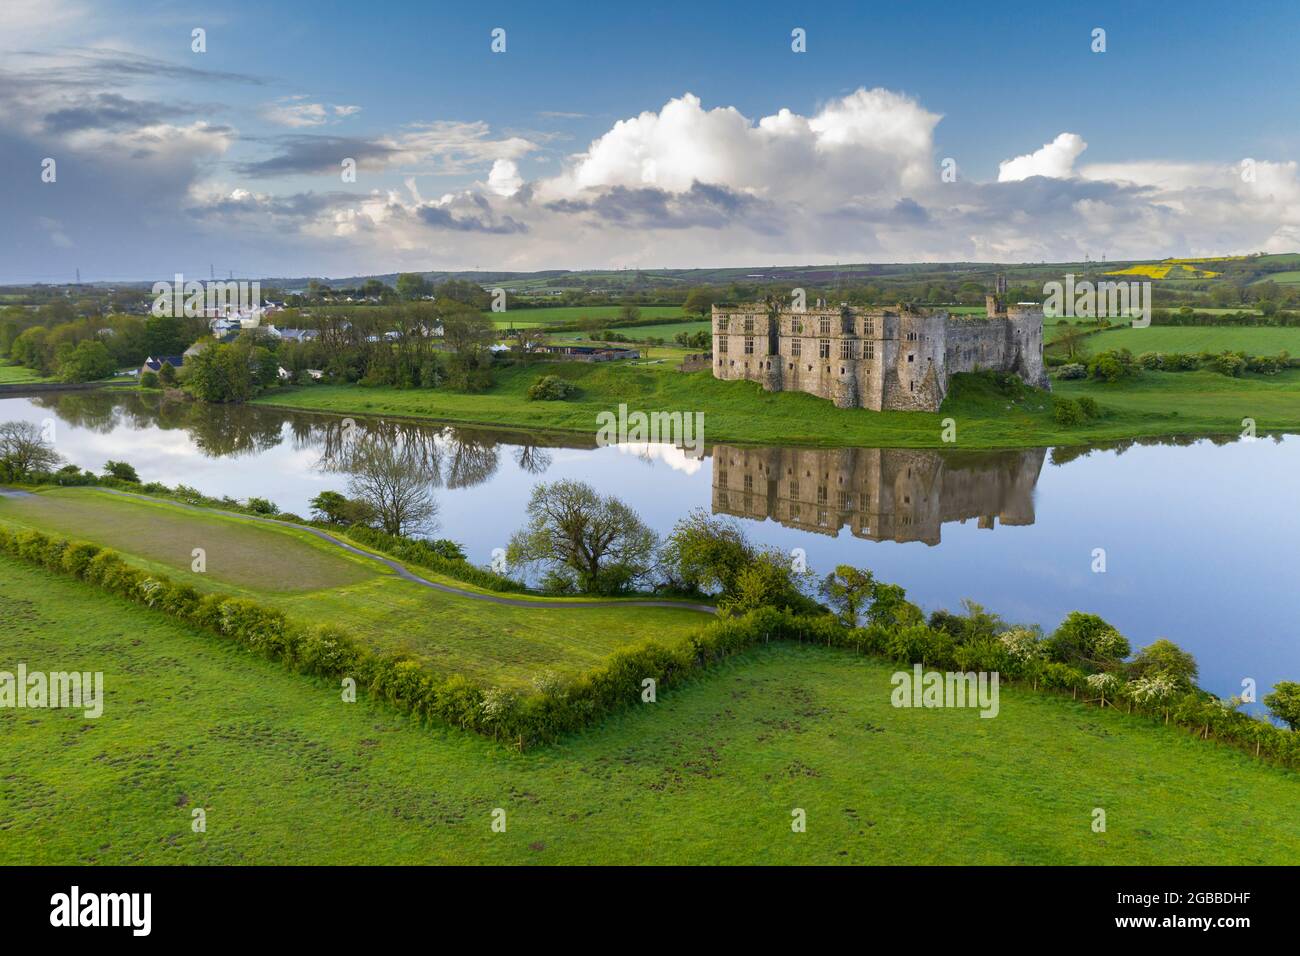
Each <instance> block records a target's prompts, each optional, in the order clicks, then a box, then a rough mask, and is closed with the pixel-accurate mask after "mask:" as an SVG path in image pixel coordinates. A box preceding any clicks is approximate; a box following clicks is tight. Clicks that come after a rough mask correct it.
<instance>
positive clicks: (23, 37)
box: [0, 0, 1300, 281]
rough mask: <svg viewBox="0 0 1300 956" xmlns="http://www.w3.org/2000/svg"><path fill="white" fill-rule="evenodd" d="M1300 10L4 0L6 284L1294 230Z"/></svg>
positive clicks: (955, 250) (715, 260)
mask: <svg viewBox="0 0 1300 956" xmlns="http://www.w3.org/2000/svg"><path fill="white" fill-rule="evenodd" d="M990 8H991V9H990ZM1298 14H1300V8H1297V7H1296V6H1295V5H1294V4H1286V3H1252V4H1248V5H1243V6H1239V7H1233V8H1231V9H1230V10H1229V9H1228V8H1225V7H1224V6H1223V5H1222V4H1209V3H1206V4H1196V3H1185V4H1179V5H1176V6H1170V5H1156V4H1142V3H1128V4H1095V3H1089V4H1086V5H1083V4H1065V3H1062V4H1044V3H1001V4H989V5H985V4H972V3H935V2H931V3H891V4H864V3H827V4H815V5H811V6H806V5H797V4H789V3H747V4H735V5H730V4H729V5H725V6H724V5H719V4H702V3H674V2H667V3H658V4H655V5H654V6H653V9H642V8H633V7H627V8H619V7H613V6H611V5H607V4H596V3H590V4H588V3H568V4H553V3H552V4H537V3H532V4H486V5H484V4H430V3H379V2H376V3H372V4H357V3H354V2H353V3H344V2H325V3H319V2H316V3H265V2H262V3H250V2H233V3H229V2H225V3H221V4H216V3H212V4H203V3H180V4H174V3H158V2H139V0H134V2H132V0H108V2H98V3H93V4H92V3H90V2H89V0H40V2H37V0H11V2H10V3H9V4H8V5H7V6H6V7H5V8H4V9H3V11H0V27H3V29H0V51H3V55H2V56H0V162H2V163H3V164H4V165H5V166H6V167H11V168H13V169H14V170H16V172H17V175H14V176H6V177H5V180H6V181H7V183H6V184H4V185H0V200H3V201H4V202H5V204H6V205H7V206H8V207H9V208H10V209H11V210H13V215H12V217H7V218H8V220H9V221H8V222H7V223H6V225H5V227H4V232H3V235H0V259H2V264H0V281H23V280H27V281H30V280H36V279H42V278H46V279H48V281H57V280H59V279H62V278H66V276H64V275H63V273H70V272H71V270H72V268H76V267H78V266H79V267H80V268H81V269H82V273H83V276H86V277H89V278H149V277H153V276H156V275H166V274H170V273H171V272H174V271H177V270H187V271H190V272H195V271H198V270H200V269H202V271H206V267H207V263H208V262H213V263H216V264H218V265H219V267H221V266H224V267H227V268H230V269H233V270H234V271H236V272H237V273H242V274H247V275H286V274H290V275H302V274H327V275H340V274H353V273H362V272H375V271H394V270H398V269H409V268H425V269H438V268H464V267H470V266H474V265H480V266H482V267H484V268H518V269H526V268H563V267H572V268H579V267H602V266H603V267H627V266H631V265H642V266H651V265H672V266H690V265H722V264H761V263H765V262H776V261H790V262H801V261H832V260H839V261H861V260H864V259H865V260H891V261H898V260H908V259H943V258H987V259H1018V258H1020V259H1023V258H1033V259H1039V258H1073V257H1079V256H1082V255H1086V254H1092V255H1099V254H1101V253H1102V252H1103V251H1105V252H1106V253H1107V254H1108V255H1110V257H1111V258H1118V257H1120V256H1133V257H1136V256H1163V255H1175V254H1178V255H1205V254H1214V253H1237V252H1248V251H1256V250H1258V249H1267V250H1269V251H1287V250H1290V249H1294V248H1298V247H1300V241H1296V237H1297V236H1300V214H1298V213H1297V208H1298V207H1300V188H1298V187H1297V184H1296V171H1295V166H1294V158H1295V154H1296V151H1297V145H1300V144H1298V142H1297V128H1296V122H1295V116H1296V114H1297V110H1296V107H1297V102H1296V100H1297V97H1296V92H1295V91H1296V89H1297V79H1298V78H1297V76H1296V74H1297V71H1300V66H1297V63H1298V62H1300V58H1298V57H1297V56H1296V54H1297V52H1298V50H1297V46H1298V44H1297V41H1296V39H1295V37H1296V35H1297V30H1296V26H1297V19H1298ZM195 27H202V28H203V29H205V30H206V32H207V35H206V41H207V50H206V52H204V53H202V54H196V53H194V52H192V51H191V49H190V45H191V30H192V29H193V28H195ZM496 27H501V28H503V29H505V31H506V52H505V53H502V54H493V53H492V52H491V51H490V49H489V44H490V31H491V30H492V29H493V28H496ZM795 27H800V28H803V29H805V30H806V31H807V52H806V53H799V54H796V53H793V52H792V51H791V49H790V45H791V38H790V33H791V30H792V29H793V28H795ZM1096 27H1101V28H1103V29H1105V31H1106V50H1105V52H1104V53H1094V52H1093V51H1092V50H1091V49H1090V45H1091V43H1092V39H1091V32H1092V30H1093V29H1094V28H1096ZM687 94H693V96H694V97H696V98H698V102H696V101H695V100H691V101H684V100H683V98H684V97H685V96H686V95H687ZM674 101H676V102H678V103H681V104H683V105H681V106H680V108H678V109H675V110H668V111H667V113H665V112H664V111H665V110H666V108H667V107H668V104H670V103H672V102H674ZM782 110H788V111H789V113H790V114H791V115H792V116H793V117H794V118H795V120H794V122H793V125H791V124H790V123H789V122H784V121H777V120H774V121H773V122H774V124H775V126H776V127H781V131H780V132H779V133H773V132H772V131H771V130H768V131H766V132H764V131H762V130H761V129H760V127H761V126H763V125H764V124H763V123H762V120H763V118H764V117H778V116H779V114H780V111H782ZM724 111H734V114H730V113H728V114H727V115H724ZM642 114H650V116H651V117H652V118H651V119H650V120H637V118H638V117H640V116H642ZM669 114H671V116H672V120H671V122H669V121H668V120H667V116H668V115H669ZM627 121H633V123H632V127H631V128H629V127H627V125H626V122H627ZM620 122H623V123H624V126H623V127H619V126H617V125H616V124H620ZM744 123H748V124H750V126H751V129H750V130H748V131H746V130H744V129H742V128H741V127H742V125H743V124H744ZM1062 136H1064V137H1065V138H1064V139H1059V140H1058V137H1062ZM1054 142H1055V144H1056V145H1055V146H1054V147H1052V148H1050V149H1048V150H1047V151H1046V152H1043V153H1039V151H1040V150H1043V149H1044V147H1045V144H1051V143H1054ZM596 143H601V144H602V149H601V150H595V149H593V144H596ZM801 143H802V145H801ZM1084 144H1086V145H1084ZM354 153H355V154H356V157H355V158H357V159H358V162H359V164H360V172H359V175H358V178H357V182H355V183H344V182H340V179H339V176H338V175H337V174H335V173H334V171H333V170H334V169H335V168H336V167H337V165H338V162H337V160H338V159H341V158H344V157H347V156H350V155H352V154H354ZM46 157H53V158H55V159H56V160H58V172H59V176H58V180H57V181H56V182H55V183H42V182H41V181H40V178H39V164H40V162H41V160H42V159H44V158H46ZM683 157H684V158H683ZM948 157H951V158H953V159H954V160H955V161H956V164H957V167H958V169H959V171H960V173H959V177H958V179H959V181H958V182H956V183H951V182H943V181H941V180H940V179H939V172H938V170H939V168H940V163H941V162H942V160H943V159H944V158H948ZM1015 157H1026V160H1025V162H1023V163H1021V164H1019V165H1018V166H1015V167H1012V169H1013V170H1014V171H1015V172H1014V173H1009V172H1007V171H1006V170H1002V169H1001V168H1000V164H1002V163H1004V162H1006V161H1008V160H1011V159H1013V158H1015ZM1248 159H1249V160H1252V161H1253V162H1254V163H1255V164H1258V165H1255V166H1252V173H1251V175H1252V177H1253V178H1252V179H1251V180H1250V181H1249V182H1242V181H1241V179H1242V176H1241V175H1240V174H1239V169H1238V168H1239V167H1240V164H1241V163H1242V162H1243V161H1245V160H1248ZM502 164H504V165H502ZM670 167H671V169H670ZM494 168H495V172H494ZM32 171H35V175H32ZM931 173H933V176H931ZM1000 179H1001V182H999V180H1000ZM942 187H950V188H946V189H945V188H942Z"/></svg>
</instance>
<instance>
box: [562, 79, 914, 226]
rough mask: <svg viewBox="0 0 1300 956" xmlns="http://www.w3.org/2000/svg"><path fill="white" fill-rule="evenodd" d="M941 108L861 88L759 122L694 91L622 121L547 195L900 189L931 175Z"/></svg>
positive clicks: (792, 194)
mask: <svg viewBox="0 0 1300 956" xmlns="http://www.w3.org/2000/svg"><path fill="white" fill-rule="evenodd" d="M938 121H939V116H938V115H937V114H934V113H931V112H929V111H928V110H926V109H924V108H923V107H922V106H921V105H920V104H919V103H917V102H916V101H915V100H913V99H911V98H910V97H907V96H904V95H903V94H901V93H894V92H891V91H889V90H883V89H874V90H867V89H859V90H857V91H855V92H854V93H851V94H849V95H848V96H845V97H843V98H841V99H837V100H834V101H832V102H831V103H829V104H827V105H826V106H824V107H823V108H822V109H821V110H820V111H819V112H818V113H816V114H815V115H813V116H811V117H806V116H802V115H799V114H797V113H794V112H792V111H790V110H788V109H783V110H780V111H779V112H777V113H776V114H774V115H771V116H764V117H762V118H760V119H759V120H758V121H757V122H753V121H751V120H750V119H748V118H747V117H745V116H744V115H743V114H742V113H741V112H740V111H739V110H737V109H735V108H734V107H730V106H723V107H715V108H713V109H705V108H704V105H703V103H702V102H701V100H700V98H699V97H697V96H695V95H693V94H691V93H686V94H685V95H683V96H681V97H678V98H676V99H672V100H669V101H668V103H666V104H665V105H664V107H663V108H662V109H661V110H659V111H658V112H657V113H656V112H650V111H647V112H643V113H641V114H640V115H639V116H635V117H632V118H631V119H625V120H619V121H618V122H617V123H615V124H614V126H613V128H611V129H610V130H609V132H607V133H605V134H604V135H603V136H601V137H599V138H598V139H596V140H595V141H594V142H592V143H591V145H590V146H589V147H588V148H587V150H586V151H585V152H584V153H581V154H579V155H578V156H575V157H573V158H572V160H571V161H570V163H569V165H568V168H567V169H566V170H565V171H564V172H563V173H561V174H560V175H559V176H556V177H554V178H552V179H549V180H545V181H543V182H541V183H539V189H538V192H539V195H540V196H541V197H542V198H545V199H561V198H568V197H572V196H575V195H578V194H580V193H582V192H583V191H584V190H591V189H601V188H608V187H624V188H630V189H635V188H640V187H653V188H658V189H663V190H667V191H669V192H679V193H680V192H685V191H687V190H690V189H691V188H692V187H693V186H694V184H695V183H697V182H698V183H705V184H710V185H717V186H724V187H727V188H729V189H732V190H738V191H745V192H750V193H753V194H755V195H761V196H765V197H770V198H788V199H807V200H814V201H815V200H816V199H818V197H819V196H820V197H821V198H822V199H823V201H824V200H825V199H826V198H829V197H831V196H834V197H836V198H837V199H844V198H847V197H853V196H859V195H869V194H879V193H899V192H900V191H902V190H905V189H907V188H908V187H909V186H912V185H916V184H918V183H920V182H921V181H922V180H923V179H925V178H927V177H928V176H929V175H930V168H929V166H930V153H931V149H932V145H931V144H932V138H933V131H934V127H935V124H936V123H938Z"/></svg>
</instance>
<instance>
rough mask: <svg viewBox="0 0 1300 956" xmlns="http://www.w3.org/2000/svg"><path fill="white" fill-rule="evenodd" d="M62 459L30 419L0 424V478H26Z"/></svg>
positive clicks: (7, 479)
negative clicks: (28, 420)
mask: <svg viewBox="0 0 1300 956" xmlns="http://www.w3.org/2000/svg"><path fill="white" fill-rule="evenodd" d="M62 460H63V459H62V458H60V457H59V455H58V453H56V452H55V450H54V446H53V445H52V444H50V443H49V442H48V441H46V440H45V436H44V435H43V434H42V432H41V429H40V427H39V426H37V425H34V424H32V423H31V422H4V423H3V424H0V479H2V480H4V481H26V480H27V479H29V478H31V477H32V476H33V475H36V474H38V473H41V472H48V471H52V470H53V469H54V467H55V466H56V465H58V464H59V462H60V461H62Z"/></svg>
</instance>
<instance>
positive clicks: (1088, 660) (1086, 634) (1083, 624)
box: [1047, 611, 1172, 680]
mask: <svg viewBox="0 0 1300 956" xmlns="http://www.w3.org/2000/svg"><path fill="white" fill-rule="evenodd" d="M1047 649H1048V653H1049V655H1050V656H1051V658H1052V659H1053V660H1056V661H1060V662H1062V663H1065V664H1073V665H1075V666H1076V667H1078V666H1081V667H1085V668H1087V669H1089V670H1106V669H1109V668H1111V667H1114V666H1116V665H1118V664H1119V662H1120V661H1122V660H1123V659H1124V658H1126V657H1128V656H1129V654H1130V653H1132V649H1131V648H1130V647H1129V643H1128V641H1127V640H1126V639H1125V638H1124V635H1122V634H1120V632H1119V631H1117V630H1116V629H1115V628H1113V627H1111V625H1109V624H1107V623H1106V622H1105V621H1104V620H1102V619H1101V618H1100V617H1098V616H1097V615H1096V614H1085V613H1083V612H1082V611H1071V612H1070V613H1069V614H1068V615H1066V618H1065V620H1064V621H1062V622H1061V624H1060V626H1059V627H1058V628H1057V629H1056V630H1055V631H1054V632H1052V636H1051V637H1049V638H1048V639H1047ZM1171 680H1172V679H1171Z"/></svg>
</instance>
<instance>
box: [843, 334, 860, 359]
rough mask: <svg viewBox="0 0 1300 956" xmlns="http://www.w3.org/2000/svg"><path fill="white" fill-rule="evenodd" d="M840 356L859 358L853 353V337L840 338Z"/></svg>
mask: <svg viewBox="0 0 1300 956" xmlns="http://www.w3.org/2000/svg"><path fill="white" fill-rule="evenodd" d="M840 358H842V359H851V358H857V356H856V355H854V354H853V340H852V339H840Z"/></svg>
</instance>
